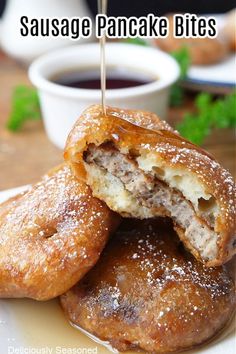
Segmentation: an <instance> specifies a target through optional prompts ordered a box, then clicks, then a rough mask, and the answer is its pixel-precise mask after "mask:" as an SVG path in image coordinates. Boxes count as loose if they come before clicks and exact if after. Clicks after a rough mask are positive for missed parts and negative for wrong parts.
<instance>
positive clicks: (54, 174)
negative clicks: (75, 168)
mask: <svg viewBox="0 0 236 354" xmlns="http://www.w3.org/2000/svg"><path fill="white" fill-rule="evenodd" d="M118 219H119V218H118V217H117V216H116V215H115V214H114V213H112V212H111V211H110V210H109V209H108V208H107V207H106V205H105V204H104V203H103V202H101V201H99V200H98V199H96V198H94V197H92V194H91V190H90V188H89V187H88V186H86V184H85V182H83V181H81V180H80V181H79V180H77V179H76V178H75V177H74V176H73V175H72V174H71V170H70V167H69V166H68V165H67V164H64V165H61V166H59V167H57V168H55V169H53V170H52V171H50V172H49V173H48V174H47V175H45V176H44V177H43V178H42V180H41V181H40V182H39V183H37V184H36V185H35V186H33V187H31V188H30V189H29V191H27V192H25V193H23V194H20V195H18V196H16V197H13V198H11V199H10V200H8V201H6V202H5V203H3V204H2V205H1V206H0V297H29V298H33V299H36V300H48V299H51V298H54V297H56V296H58V295H60V294H62V293H63V292H65V291H67V290H68V289H69V288H71V286H73V285H74V284H75V283H76V282H77V281H78V280H79V279H80V278H81V277H83V275H84V274H85V273H86V272H87V271H88V270H89V269H90V268H91V267H92V266H93V265H94V264H95V263H96V261H97V260H98V258H99V256H100V253H101V251H102V250H103V248H104V246H105V244H106V242H107V240H108V238H109V235H110V233H111V232H112V231H113V229H114V227H115V226H116V225H117V223H118Z"/></svg>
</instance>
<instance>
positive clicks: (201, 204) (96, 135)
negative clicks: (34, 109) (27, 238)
mask: <svg viewBox="0 0 236 354" xmlns="http://www.w3.org/2000/svg"><path fill="white" fill-rule="evenodd" d="M106 111H107V114H106V116H105V115H104V114H103V112H102V108H101V106H99V105H94V106H91V107H89V108H88V109H86V110H85V111H84V112H83V114H82V115H81V117H80V118H79V119H78V120H77V122H76V124H75V126H74V127H73V129H72V131H71V133H70V135H69V137H68V140H67V144H66V149H65V155H64V156H65V159H66V160H67V161H69V162H70V163H71V165H72V166H73V170H74V172H75V174H76V175H77V174H78V173H79V174H81V170H83V171H84V177H85V179H86V181H87V183H88V184H89V185H90V187H91V188H92V191H93V195H94V196H95V197H97V198H99V199H101V200H103V201H105V202H106V204H107V205H108V206H109V208H110V209H112V210H114V211H116V212H118V213H119V214H121V215H122V216H124V217H134V218H139V219H145V218H150V217H156V216H168V217H171V218H172V220H173V221H174V224H175V228H176V231H177V232H178V234H179V237H180V238H181V240H182V241H183V242H184V244H185V246H186V247H188V249H189V250H190V251H191V252H192V254H193V255H194V256H195V257H196V258H197V259H198V260H200V261H202V262H203V263H205V264H206V265H208V266H216V265H221V264H223V263H225V262H227V261H228V260H229V259H230V258H231V257H232V256H233V255H234V254H235V253H236V233H235V205H236V204H235V195H236V188H235V183H234V180H233V178H232V176H231V175H230V173H229V172H228V171H227V170H225V169H224V168H223V167H222V166H221V165H220V164H219V163H218V162H217V161H216V160H215V159H214V158H213V157H212V156H211V155H210V154H209V153H207V152H206V151H205V150H203V149H201V148H200V147H199V146H196V145H194V144H192V143H191V142H189V141H187V140H186V139H184V138H182V137H181V136H180V135H179V134H177V133H176V132H174V131H173V130H171V128H168V127H166V123H162V121H161V120H160V119H159V118H158V117H157V116H156V115H155V114H152V113H150V112H144V111H135V110H126V109H119V108H113V107H107V109H106ZM163 125H164V126H163ZM145 128H148V129H145Z"/></svg>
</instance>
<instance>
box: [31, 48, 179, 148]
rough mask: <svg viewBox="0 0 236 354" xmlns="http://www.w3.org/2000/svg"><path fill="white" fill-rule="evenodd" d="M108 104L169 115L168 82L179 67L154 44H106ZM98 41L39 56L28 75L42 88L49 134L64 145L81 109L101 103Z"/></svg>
mask: <svg viewBox="0 0 236 354" xmlns="http://www.w3.org/2000/svg"><path fill="white" fill-rule="evenodd" d="M105 50H106V90H105V92H104V95H105V99H106V100H105V101H106V105H109V106H114V107H120V108H130V109H143V110H149V111H153V112H155V113H157V114H158V115H159V116H160V117H161V118H165V114H166V110H167V107H168V98H169V91H170V86H171V85H172V84H173V83H174V82H175V81H176V80H177V78H178V76H179V67H178V65H177V63H176V62H175V60H174V59H172V58H171V57H170V56H169V55H168V54H166V53H163V52H161V51H160V50H158V49H156V48H150V47H144V46H138V45H133V44H126V43H107V44H106V48H105ZM100 70H101V68H100V47H99V44H98V43H97V44H96V43H94V44H82V45H73V46H71V47H65V48H62V49H59V50H56V51H53V52H50V53H48V54H45V55H43V56H41V57H40V58H38V59H36V60H35V61H34V62H33V63H32V64H31V66H30V68H29V76H30V79H31V81H32V83H33V84H34V85H35V86H36V87H37V89H38V92H39V98H40V104H41V108H42V114H43V121H44V125H45V129H46V132H47V135H48V137H49V139H50V140H51V141H52V142H53V143H54V144H55V145H56V146H58V147H59V148H62V149H63V148H64V145H65V141H66V137H67V135H68V133H69V131H70V130H71V128H72V126H73V124H74V123H75V121H76V119H77V118H78V116H79V115H80V114H81V113H82V111H83V110H84V109H85V108H87V107H88V106H90V105H92V104H97V103H101V97H102V92H101V81H100V76H101V74H100V73H101V71H100Z"/></svg>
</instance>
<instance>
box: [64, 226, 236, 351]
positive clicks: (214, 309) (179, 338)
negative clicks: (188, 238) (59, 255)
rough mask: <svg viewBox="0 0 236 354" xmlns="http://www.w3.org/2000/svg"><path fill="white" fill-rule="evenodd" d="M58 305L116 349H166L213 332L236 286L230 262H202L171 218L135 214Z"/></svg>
mask: <svg viewBox="0 0 236 354" xmlns="http://www.w3.org/2000/svg"><path fill="white" fill-rule="evenodd" d="M61 304H62V307H63V310H64V312H65V314H66V316H67V318H68V319H69V320H70V321H71V322H72V323H73V324H75V325H77V326H80V327H82V328H83V329H85V330H87V331H89V332H90V333H92V334H93V335H95V336H97V337H98V338H100V339H101V340H105V341H109V342H110V344H111V345H112V346H113V347H114V348H116V349H118V350H119V351H126V350H129V349H142V350H145V351H146V352H148V353H162V352H169V351H176V350H184V349H188V348H190V347H193V346H195V345H198V344H201V343H203V342H205V341H206V340H208V339H209V338H211V337H212V336H214V335H215V334H216V333H217V332H218V331H219V330H220V329H221V328H222V327H224V325H225V324H226V323H227V322H228V320H229V319H230V317H231V315H232V312H233V311H234V306H235V289H234V284H233V281H232V279H231V278H230V277H229V275H228V274H227V271H226V268H225V266H223V267H217V268H207V267H205V266H204V265H203V264H201V263H199V262H197V261H196V260H195V259H194V258H193V256H192V255H191V254H189V253H188V252H187V251H186V250H185V249H184V248H183V246H182V244H181V243H180V242H179V241H178V238H177V237H176V234H175V233H174V231H173V229H172V228H171V227H170V226H169V225H168V224H165V223H164V222H163V221H162V222H161V221H160V220H155V221H143V222H142V223H141V222H140V221H137V220H136V221H134V223H133V225H132V228H131V229H129V228H126V229H123V230H119V232H117V233H116V234H115V236H114V237H112V238H111V239H110V241H109V243H108V245H107V246H106V248H105V250H104V251H103V253H102V255H101V257H100V259H99V261H98V263H97V264H96V265H95V267H94V268H93V269H92V270H91V271H90V272H89V273H88V274H86V276H85V277H84V278H83V279H82V280H81V281H80V282H79V283H78V284H77V285H75V286H74V287H73V288H72V289H71V290H69V291H68V292H67V293H66V294H64V295H62V296H61Z"/></svg>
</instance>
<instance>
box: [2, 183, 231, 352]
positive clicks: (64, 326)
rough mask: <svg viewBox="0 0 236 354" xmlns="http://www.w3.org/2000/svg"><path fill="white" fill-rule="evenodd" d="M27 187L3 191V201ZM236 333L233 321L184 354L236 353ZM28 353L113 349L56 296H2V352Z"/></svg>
mask: <svg viewBox="0 0 236 354" xmlns="http://www.w3.org/2000/svg"><path fill="white" fill-rule="evenodd" d="M26 188H27V187H20V188H16V189H12V190H7V191H3V192H0V202H2V201H4V200H6V199H7V198H9V197H12V196H14V195H15V194H17V193H19V192H22V191H23V190H25V189H26ZM219 311H220V309H219ZM234 334H235V321H232V322H231V324H230V325H229V326H228V328H227V329H225V330H224V331H223V333H222V334H221V335H220V336H218V337H217V339H216V340H215V341H213V342H211V343H210V344H208V345H206V346H203V347H202V348H198V349H197V350H192V351H188V352H185V353H186V354H190V353H191V354H196V353H199V354H234V353H235V347H236V340H235V335H234ZM26 353H27V354H60V353H63V354H97V353H99V354H108V353H110V351H109V350H108V349H107V348H105V347H104V346H102V345H101V344H98V343H96V342H95V341H93V340H92V339H90V338H88V337H87V336H86V335H85V334H83V333H81V332H80V331H78V330H76V329H74V328H73V327H72V326H70V325H69V324H68V322H67V321H66V319H65V317H64V315H63V312H62V311H61V309H60V305H59V303H58V300H57V299H55V300H51V301H45V302H39V301H33V300H28V299H0V354H26ZM129 353H131V352H129Z"/></svg>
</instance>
